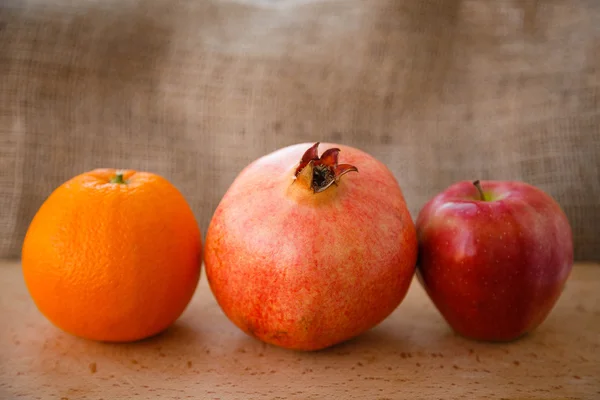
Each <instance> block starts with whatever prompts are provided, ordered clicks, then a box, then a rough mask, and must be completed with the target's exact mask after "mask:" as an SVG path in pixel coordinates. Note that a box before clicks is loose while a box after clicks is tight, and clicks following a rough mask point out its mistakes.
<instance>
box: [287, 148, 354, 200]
mask: <svg viewBox="0 0 600 400" xmlns="http://www.w3.org/2000/svg"><path fill="white" fill-rule="evenodd" d="M319 143H320V142H317V143H315V144H314V145H312V147H311V148H309V149H308V150H306V152H305V153H304V155H303V156H302V159H301V160H300V164H299V165H298V167H297V168H296V173H295V174H294V176H295V177H296V179H302V178H304V179H305V180H306V181H307V182H310V188H311V189H312V190H313V192H314V193H320V192H322V191H324V190H325V189H327V188H328V187H330V186H331V185H333V184H335V185H337V183H338V182H339V180H340V178H341V177H342V175H344V174H346V173H348V172H351V171H354V172H358V168H356V167H355V166H354V165H350V164H338V155H339V154H340V149H337V148H332V149H327V150H325V151H324V152H323V154H321V157H319V152H318V147H319Z"/></svg>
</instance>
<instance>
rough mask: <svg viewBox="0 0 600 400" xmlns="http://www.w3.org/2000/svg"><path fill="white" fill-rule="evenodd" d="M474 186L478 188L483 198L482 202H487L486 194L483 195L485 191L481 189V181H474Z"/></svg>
mask: <svg viewBox="0 0 600 400" xmlns="http://www.w3.org/2000/svg"><path fill="white" fill-rule="evenodd" d="M473 185H475V187H476V188H477V191H478V192H479V196H480V197H481V200H482V201H486V199H485V194H483V189H482V188H481V184H480V182H479V179H477V180H476V181H474V182H473Z"/></svg>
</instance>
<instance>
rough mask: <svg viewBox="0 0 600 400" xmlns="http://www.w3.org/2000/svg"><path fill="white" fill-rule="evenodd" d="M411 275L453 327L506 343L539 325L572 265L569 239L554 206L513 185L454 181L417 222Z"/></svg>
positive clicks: (568, 229) (532, 189)
mask: <svg viewBox="0 0 600 400" xmlns="http://www.w3.org/2000/svg"><path fill="white" fill-rule="evenodd" d="M416 226H417V237H418V243H419V258H418V268H417V277H418V279H419V281H420V282H421V284H422V285H423V287H424V288H425V290H426V292H427V294H428V295H429V297H430V298H431V300H432V302H433V303H434V304H435V306H436V307H437V309H438V310H439V311H440V313H441V314H442V316H443V317H444V318H445V320H446V321H447V322H448V324H449V325H450V326H451V328H452V329H453V330H454V331H456V332H457V333H459V334H460V335H462V336H465V337H467V338H471V339H476V340H484V341H510V340H514V339H517V338H519V337H521V336H522V335H524V334H526V333H528V332H530V331H532V330H533V329H535V328H536V327H537V326H539V325H540V324H541V323H542V322H543V321H544V319H545V318H546V316H547V315H548V314H549V313H550V311H551V309H552V308H553V307H554V305H555V303H556V301H557V300H558V298H559V296H560V294H561V292H562V289H563V286H564V285H565V281H566V280H567V278H568V276H569V273H570V271H571V268H572V265H573V239H572V232H571V227H570V225H569V221H568V220H567V217H566V215H565V214H564V212H563V211H562V210H561V208H560V206H559V205H558V203H557V202H556V201H555V200H554V199H553V198H552V197H550V196H549V195H548V194H546V193H544V192H543V191H542V190H540V189H539V188H536V187H534V186H531V185H529V184H526V183H523V182H516V181H482V182H479V181H475V182H468V181H464V182H458V183H456V184H454V185H452V186H450V187H449V188H447V189H446V190H445V191H443V192H442V193H440V194H438V195H437V196H435V197H434V198H433V199H431V200H430V201H429V202H428V203H427V204H426V205H425V206H424V207H423V209H422V210H421V212H420V213H419V215H418V217H417V221H416Z"/></svg>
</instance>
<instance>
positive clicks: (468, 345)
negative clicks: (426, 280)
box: [0, 262, 600, 400]
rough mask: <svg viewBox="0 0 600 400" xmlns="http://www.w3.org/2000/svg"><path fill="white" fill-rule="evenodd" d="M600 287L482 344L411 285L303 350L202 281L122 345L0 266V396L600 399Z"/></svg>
mask: <svg viewBox="0 0 600 400" xmlns="http://www.w3.org/2000/svg"><path fill="white" fill-rule="evenodd" d="M599 289H600V268H598V265H592V264H579V265H577V266H576V268H575V269H574V271H573V274H572V275H571V278H570V280H569V282H568V284H567V287H566V289H565V292H564V294H563V296H562V297H561V299H560V301H559V303H558V304H557V305H556V307H555V308H554V310H553V312H552V313H551V315H550V316H549V317H548V319H547V320H546V321H545V322H544V324H543V325H542V326H541V327H540V328H539V329H538V330H537V331H536V332H534V333H533V334H530V335H528V336H526V337H524V338H522V339H521V340H519V341H516V342H513V343H508V344H487V343H480V342H474V341H469V340H466V339H463V338H461V337H458V336H456V335H455V334H453V333H452V332H451V331H450V330H449V328H448V327H447V325H446V324H445V323H444V321H443V320H442V318H441V317H440V315H439V314H438V313H437V311H436V310H435V309H434V307H433V305H432V304H431V303H430V301H429V300H428V298H427V297H426V295H425V293H424V292H423V290H422V288H421V287H420V285H419V284H418V282H416V281H414V282H413V285H412V287H411V289H410V292H409V294H408V296H407V298H406V300H405V301H404V302H403V303H402V304H401V305H400V307H398V309H397V310H396V311H395V312H394V313H393V314H392V315H391V316H390V317H389V318H388V319H387V320H386V321H384V322H383V323H382V324H381V325H379V326H378V327H376V328H374V329H372V330H371V331H369V332H367V333H365V334H363V335H362V336H360V337H358V338H356V339H354V340H352V341H349V342H347V343H344V344H341V345H338V346H335V347H333V348H330V349H327V350H324V351H320V352H314V353H301V352H294V351H287V350H284V349H279V348H275V347H272V346H268V345H265V344H263V343H260V342H258V341H256V340H254V339H252V338H250V337H248V336H246V335H244V334H243V333H242V332H240V331H239V330H238V329H237V328H235V327H234V326H233V325H232V324H231V323H230V322H229V321H228V320H227V319H226V318H225V316H224V315H223V314H222V312H221V311H220V309H219V308H218V306H217V304H216V302H215V300H214V299H213V297H212V295H211V293H210V290H209V288H208V286H207V283H206V279H205V277H204V276H203V277H202V281H201V284H200V286H199V287H198V290H197V292H196V295H195V297H194V299H193V301H192V303H191V304H190V306H189V307H188V309H187V310H186V312H185V313H184V314H183V316H182V317H181V318H180V319H179V320H178V322H177V323H176V324H175V325H173V326H172V327H171V328H170V329H169V330H168V331H166V332H164V333H163V334H161V335H159V336H156V337H154V338H151V339H149V340H145V341H141V342H138V343H132V344H125V345H115V344H103V343H95V342H90V341H86V340H83V339H79V338H75V337H72V336H70V335H68V334H65V333H63V332H61V331H59V330H58V329H57V328H55V327H53V326H52V325H51V324H50V323H49V322H48V321H47V320H46V319H45V318H44V317H43V316H42V315H41V314H40V313H39V312H38V311H37V309H36V307H35V305H34V304H33V302H32V300H31V298H30V297H29V295H28V293H27V290H26V288H25V285H24V283H23V279H22V275H21V270H20V267H19V264H18V263H16V262H0V313H1V316H2V328H1V329H0V398H2V399H16V398H26V399H69V400H74V399H105V400H108V399H111V400H112V399H124V398H127V399H147V398H154V399H156V398H160V399H187V398H199V399H348V400H351V399H379V400H384V399H399V398H403V399H407V398H410V399H438V398H444V399H463V398H477V399H484V398H490V399H594V398H600V349H599V347H600V335H599V331H600V290H599Z"/></svg>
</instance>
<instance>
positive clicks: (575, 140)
mask: <svg viewBox="0 0 600 400" xmlns="http://www.w3.org/2000/svg"><path fill="white" fill-rule="evenodd" d="M599 21H600V1H596V0H546V1H543V0H539V1H538V0H522V1H519V0H511V1H507V0H494V1H481V0H462V1H461V0H438V1H435V0H369V1H365V0H346V1H339V0H237V1H235V0H220V1H218V0H180V1H176V0H147V1H131V0H119V1H117V0H103V1H101V0H80V1H77V2H73V1H70V0H43V1H42V0H3V1H2V2H0V257H19V255H20V249H21V244H22V240H23V237H24V235H25V232H26V230H27V227H28V224H29V222H30V221H31V219H32V217H33V215H34V214H35V212H36V210H37V209H38V207H39V206H40V205H41V204H42V202H43V201H44V199H45V198H46V197H47V196H48V195H49V194H50V192H51V191H52V190H53V189H54V188H55V187H56V186H58V185H60V184H61V183H62V182H64V181H65V180H67V179H69V178H70V177H72V176H74V175H76V174H79V173H81V172H84V171H87V170H90V169H93V168H97V167H114V168H134V169H139V170H146V171H152V172H156V173H159V174H161V175H163V176H164V177H166V178H167V179H169V180H170V181H171V182H173V183H174V184H175V185H176V186H177V187H178V188H179V189H180V190H181V191H182V193H183V194H184V195H185V196H186V198H187V199H188V200H189V202H190V204H191V206H192V208H193V210H194V212H195V214H196V216H197V218H198V221H199V224H200V227H201V229H202V232H203V234H205V232H206V228H207V226H208V223H209V221H210V218H211V216H212V213H213V212H214V209H215V207H216V206H217V204H218V202H219V200H220V198H221V196H222V195H223V194H224V193H225V191H226V190H227V188H228V186H229V185H230V184H231V182H232V181H233V179H234V178H235V176H236V175H237V174H238V173H239V172H240V170H241V169H242V168H243V167H244V166H245V165H247V164H248V163H250V162H251V161H253V160H254V159H256V158H258V157H260V156H262V155H264V154H267V153H269V152H271V151H273V150H275V149H277V148H280V147H283V146H287V145H290V144H293V143H298V142H314V141H330V142H337V143H344V144H347V145H352V146H356V147H359V148H361V149H363V150H365V151H367V152H369V153H371V154H372V155H374V156H375V157H377V158H379V159H380V160H381V161H383V162H384V163H386V164H387V166H388V167H389V168H390V169H391V170H392V171H393V172H394V174H395V176H396V177H397V179H398V181H399V183H400V185H401V187H402V189H403V192H404V194H405V197H406V199H407V201H408V204H409V207H410V211H411V213H412V215H413V217H415V218H416V215H417V213H418V211H419V209H420V208H421V207H422V206H423V205H424V204H425V202H426V201H427V200H428V199H429V198H430V197H432V196H433V195H435V194H436V193H437V192H439V191H440V190H442V189H444V188H445V187H446V186H448V185H450V184H451V183H453V182H455V181H458V180H463V179H477V178H480V179H511V180H523V181H526V182H528V183H531V184H533V185H536V186H539V187H540V188H542V189H543V190H545V191H547V192H548V193H549V194H551V195H552V196H553V197H554V198H555V199H556V200H557V201H558V202H559V203H560V204H561V206H562V207H563V209H564V210H565V212H566V213H567V215H568V217H569V219H570V221H571V224H572V227H573V233H574V241H575V250H576V258H577V259H578V260H600V235H599V233H600V229H599V227H600V22H599ZM341 157H343V155H341Z"/></svg>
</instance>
